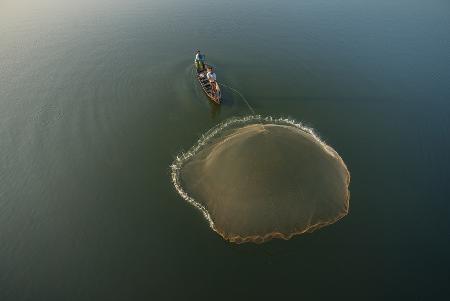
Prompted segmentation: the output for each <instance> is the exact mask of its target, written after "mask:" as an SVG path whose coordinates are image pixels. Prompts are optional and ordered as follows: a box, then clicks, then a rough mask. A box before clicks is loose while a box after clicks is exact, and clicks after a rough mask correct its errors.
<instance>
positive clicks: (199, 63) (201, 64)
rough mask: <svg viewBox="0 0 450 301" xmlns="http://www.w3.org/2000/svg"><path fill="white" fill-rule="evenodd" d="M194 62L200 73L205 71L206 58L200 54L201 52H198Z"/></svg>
mask: <svg viewBox="0 0 450 301" xmlns="http://www.w3.org/2000/svg"><path fill="white" fill-rule="evenodd" d="M194 62H195V67H196V68H197V72H198V73H200V72H202V71H204V70H205V56H204V55H203V54H201V53H200V50H197V53H196V55H195V61H194Z"/></svg>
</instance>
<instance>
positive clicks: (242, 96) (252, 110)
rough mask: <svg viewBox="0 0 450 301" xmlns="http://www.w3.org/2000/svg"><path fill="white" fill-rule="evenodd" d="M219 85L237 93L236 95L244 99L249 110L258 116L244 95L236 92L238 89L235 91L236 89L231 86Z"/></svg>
mask: <svg viewBox="0 0 450 301" xmlns="http://www.w3.org/2000/svg"><path fill="white" fill-rule="evenodd" d="M219 84H220V85H221V86H224V87H225V88H228V89H230V90H232V91H234V92H236V93H237V94H238V95H239V96H240V97H241V98H242V100H243V101H244V102H245V104H246V105H247V107H248V109H249V110H250V112H252V114H253V115H255V114H256V113H255V110H254V109H253V108H252V106H251V105H250V104H249V103H248V101H247V99H246V98H245V97H244V95H242V93H241V92H239V91H238V90H236V89H234V88H232V87H230V86H227V85H225V84H224V83H219Z"/></svg>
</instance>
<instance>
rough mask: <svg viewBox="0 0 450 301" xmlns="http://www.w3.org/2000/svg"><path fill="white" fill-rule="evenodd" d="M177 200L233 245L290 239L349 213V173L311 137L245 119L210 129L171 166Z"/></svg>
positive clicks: (276, 122) (305, 131) (282, 122)
mask: <svg viewBox="0 0 450 301" xmlns="http://www.w3.org/2000/svg"><path fill="white" fill-rule="evenodd" d="M172 180H173V183H174V185H175V188H176V189H177V191H178V192H179V193H180V195H181V196H182V197H183V198H184V199H186V200H187V201H189V202H190V203H191V204H192V205H194V206H195V207H196V208H198V209H199V210H201V211H202V213H203V215H204V216H205V218H206V219H207V220H208V222H209V224H210V226H211V228H212V229H213V230H214V231H216V232H217V233H219V234H220V235H221V236H222V237H223V238H224V239H226V240H229V241H231V242H236V243H241V242H248V241H251V242H257V243H260V242H264V241H267V240H270V239H272V238H283V239H289V238H291V237H292V236H293V235H295V234H301V233H305V232H311V231H314V230H316V229H318V228H321V227H323V226H326V225H329V224H331V223H334V222H335V221H337V220H338V219H340V218H342V217H343V216H345V215H346V214H347V213H348V208H349V196H350V194H349V190H348V185H349V182H350V174H349V172H348V170H347V168H346V166H345V163H344V162H343V161H342V159H341V158H340V156H339V155H338V154H337V153H336V152H335V151H334V150H333V149H332V148H331V147H329V146H328V145H326V144H325V143H324V142H322V141H321V140H320V139H319V138H318V137H317V135H315V134H314V132H313V131H312V130H311V129H309V128H307V127H304V126H302V125H301V124H298V123H295V122H293V121H290V120H286V119H272V118H262V117H260V116H250V117H246V118H241V119H232V120H229V121H227V122H225V123H223V124H220V125H219V126H217V127H215V128H213V129H212V130H210V131H209V132H208V133H207V134H206V135H205V136H203V137H202V138H201V139H200V140H199V141H198V143H197V145H195V146H194V147H193V148H192V149H191V150H190V151H188V152H186V153H183V154H181V155H180V156H179V157H178V158H177V159H176V160H175V162H174V164H173V165H172Z"/></svg>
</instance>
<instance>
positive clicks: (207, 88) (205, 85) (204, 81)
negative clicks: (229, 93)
mask: <svg viewBox="0 0 450 301" xmlns="http://www.w3.org/2000/svg"><path fill="white" fill-rule="evenodd" d="M194 68H195V66H194ZM197 80H198V82H199V83H200V86H201V87H202V89H203V91H204V92H205V94H206V95H207V96H208V97H209V99H211V100H212V101H214V102H215V103H216V104H220V101H221V100H222V93H221V92H220V87H219V84H218V83H217V82H216V93H215V94H214V93H213V91H212V87H211V85H210V83H209V81H208V78H206V68H205V70H203V71H201V72H197Z"/></svg>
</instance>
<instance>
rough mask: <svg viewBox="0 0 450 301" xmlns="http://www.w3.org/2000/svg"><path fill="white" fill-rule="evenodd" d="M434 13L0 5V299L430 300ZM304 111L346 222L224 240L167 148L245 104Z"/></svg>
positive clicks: (442, 136) (444, 61)
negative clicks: (203, 79)
mask: <svg viewBox="0 0 450 301" xmlns="http://www.w3.org/2000/svg"><path fill="white" fill-rule="evenodd" d="M449 28H450V5H449V3H448V1H443V0H431V1H420V0H409V1H406V0H399V1H388V0H381V1H372V0H367V1H356V0H340V1H318V0H314V1H313V0H302V1H293V0H282V1H268V0H262V1H256V0H252V1H245V2H244V3H242V1H236V0H232V1H226V2H221V3H215V2H211V1H206V0H191V1H182V0H167V1H159V0H158V1H152V0H131V1H118V0H97V1H87V0H82V1H68V0H63V1H56V0H42V1H31V0H14V1H13V0H6V1H2V2H1V3H0V48H1V51H0V299H1V300H61V299H76V300H115V299H117V300H131V299H155V300H157V299H190V298H196V299H198V298H202V297H204V298H209V299H221V298H224V299H225V298H228V299H229V298H233V299H240V298H242V299H249V298H252V299H256V298H258V297H261V298H262V297H265V298H267V297H273V298H277V299H279V298H283V299H286V298H288V297H289V298H296V299H300V298H306V299H319V298H326V297H333V298H334V299H336V298H337V299H342V298H347V299H371V298H374V299H399V298H405V299H406V298H409V299H410V298H413V299H444V298H445V296H448V294H449V289H448V279H449V267H450V262H449V256H448V254H450V240H449V233H450V219H449V216H450V208H449V205H448V200H449V196H450V191H449V188H448V182H449V179H450V174H449V173H450V172H449V168H450V155H449V153H450V139H449V137H450V135H449V134H450V133H449V132H450V130H449V129H450V117H449V116H450V105H449V100H450V85H449V78H450V35H449ZM197 48H199V49H201V50H203V51H204V52H205V53H206V55H207V58H208V60H209V62H210V63H212V64H213V65H214V66H216V67H217V73H218V78H219V80H220V81H222V82H224V83H225V84H227V85H229V86H230V87H233V88H235V89H238V90H239V91H241V92H242V93H243V94H244V95H245V97H246V99H247V100H248V101H249V103H250V104H251V106H252V107H253V108H254V110H255V111H256V112H257V113H258V114H262V115H265V116H277V117H278V116H285V117H291V118H294V119H296V120H301V121H304V122H305V123H306V124H307V125H309V126H311V127H313V128H315V129H316V130H317V131H318V133H319V134H320V135H321V137H322V138H323V139H324V140H325V141H326V142H327V143H328V144H330V145H332V146H333V147H334V148H335V149H336V151H337V152H338V153H339V154H340V155H341V156H342V158H343V159H344V160H345V162H346V163H347V165H348V168H349V170H350V172H351V174H352V183H351V186H350V191H351V195H352V198H351V200H352V201H351V206H350V212H349V215H348V216H347V217H346V218H345V219H343V220H341V221H339V222H338V223H336V224H334V225H333V226H332V227H328V228H325V229H322V230H320V231H317V232H315V233H313V234H311V235H305V236H302V237H297V238H294V239H293V240H291V241H288V242H286V241H273V242H270V243H268V244H265V245H260V246H253V245H240V246H235V245H229V244H228V243H226V242H224V241H223V240H222V239H221V238H220V237H219V236H218V235H216V234H215V233H213V232H212V231H210V229H209V227H208V225H207V223H206V222H205V221H204V220H203V219H202V218H201V216H200V213H199V212H197V211H195V210H194V209H193V208H191V207H190V206H189V205H188V204H186V203H185V202H184V201H183V200H182V199H181V198H180V197H179V196H178V194H177V193H176V191H175V190H174V189H173V187H172V186H171V182H170V178H169V176H170V169H169V165H170V163H171V162H172V161H173V159H174V156H175V155H176V154H178V153H179V152H180V151H182V150H183V149H187V148H189V147H190V146H191V145H192V144H193V143H194V142H195V141H196V139H197V138H198V137H199V135H201V133H203V132H205V131H206V130H207V129H209V128H211V127H212V126H214V125H216V124H217V123H219V122H221V121H223V120H225V119H228V118H230V117H232V116H243V115H247V114H249V113H250V111H249V109H248V108H247V106H246V104H245V103H244V102H243V101H242V99H241V98H240V97H239V96H238V95H236V93H234V92H232V91H231V90H229V89H224V99H225V102H224V103H223V105H222V106H220V107H216V106H214V105H212V104H211V103H210V102H208V100H207V98H206V97H205V96H204V95H203V94H202V92H201V90H200V88H199V86H198V84H197V83H196V82H195V81H194V80H193V77H192V69H191V63H192V59H193V51H194V50H195V49H197Z"/></svg>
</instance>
